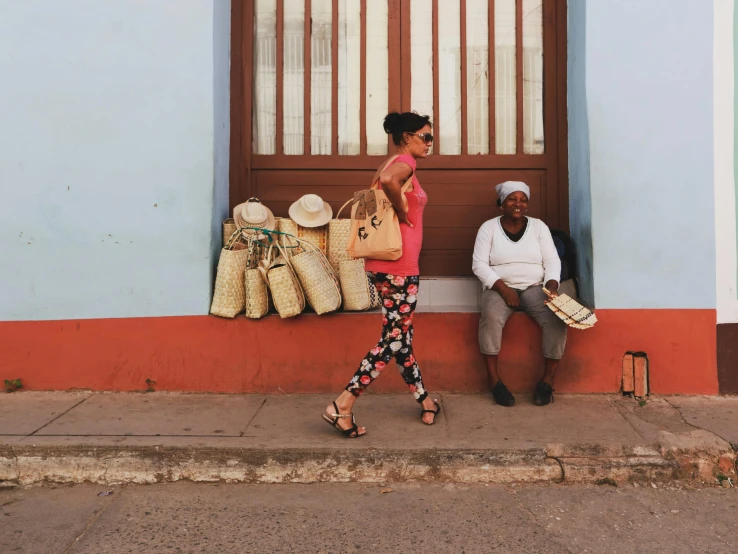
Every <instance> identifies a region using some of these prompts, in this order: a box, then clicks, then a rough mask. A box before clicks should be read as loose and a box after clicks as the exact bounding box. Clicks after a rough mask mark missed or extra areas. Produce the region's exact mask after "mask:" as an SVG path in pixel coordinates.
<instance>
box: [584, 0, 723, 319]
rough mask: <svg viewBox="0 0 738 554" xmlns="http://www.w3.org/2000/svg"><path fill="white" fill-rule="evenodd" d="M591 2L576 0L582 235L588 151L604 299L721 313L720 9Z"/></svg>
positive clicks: (678, 3)
mask: <svg viewBox="0 0 738 554" xmlns="http://www.w3.org/2000/svg"><path fill="white" fill-rule="evenodd" d="M584 3H585V2H584V0H569V6H570V33H572V34H573V36H572V39H571V40H572V42H570V48H573V49H574V50H573V51H570V52H569V56H570V59H571V60H572V63H571V64H570V70H573V71H570V83H571V84H572V86H573V90H572V91H571V92H570V97H569V110H570V128H569V133H570V135H571V141H572V151H571V153H570V156H571V158H572V159H571V162H570V168H571V170H572V188H573V194H572V216H573V217H572V229H573V230H574V231H575V233H576V232H583V231H584V230H585V227H586V225H587V219H588V215H587V206H586V193H585V191H583V190H582V189H583V187H584V183H585V182H586V180H587V176H586V173H587V167H586V166H587V160H586V157H587V156H586V154H587V152H588V154H589V160H588V161H589V170H588V171H589V183H590V195H591V225H592V232H591V238H592V247H593V259H592V267H593V277H594V284H595V287H594V300H595V304H596V306H597V307H598V308H715V302H716V301H715V244H714V229H715V224H714V204H713V198H714V197H713V194H714V193H713V185H714V179H713V123H712V118H713V114H712V109H713V73H712V55H713V19H712V17H713V8H712V2H707V1H705V2H702V1H695V0H648V1H645V2H643V1H635V0H596V1H591V0H588V1H586V12H585V11H584ZM582 19H584V27H585V32H586V37H584V39H583V38H582V37H581V29H580V28H577V27H579V26H581V25H582ZM582 60H583V63H582ZM572 73H573V74H572ZM582 82H583V83H584V86H582ZM583 122H587V123H588V131H589V133H588V134H589V136H588V139H587V138H586V137H584V136H582V137H580V136H577V133H579V132H582V129H583V128H586V125H584V124H583Z"/></svg>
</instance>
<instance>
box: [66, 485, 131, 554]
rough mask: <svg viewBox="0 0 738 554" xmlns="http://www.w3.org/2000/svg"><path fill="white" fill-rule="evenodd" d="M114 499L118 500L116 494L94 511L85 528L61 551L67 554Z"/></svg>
mask: <svg viewBox="0 0 738 554" xmlns="http://www.w3.org/2000/svg"><path fill="white" fill-rule="evenodd" d="M116 500H118V497H117V496H116V497H114V498H112V499H111V500H110V502H108V503H107V504H105V505H104V506H103V507H102V509H101V510H100V511H98V512H96V513H95V514H94V515H93V516H92V518H90V521H88V522H87V525H85V528H84V529H82V531H80V533H79V535H77V536H76V537H75V538H74V539H72V542H70V543H69V545H67V547H66V548H65V549H64V551H63V552H62V554H68V553H70V552H72V549H73V548H75V547H76V546H77V543H78V542H79V540H80V539H81V538H82V537H83V536H84V535H85V533H87V531H88V530H89V529H90V528H91V527H92V526H93V525H94V524H95V522H96V521H97V520H98V519H99V518H100V516H102V515H103V514H104V513H105V511H106V510H107V509H108V508H109V507H110V506H112V505H113V502H115V501H116Z"/></svg>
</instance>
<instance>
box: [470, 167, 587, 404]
mask: <svg viewBox="0 0 738 554" xmlns="http://www.w3.org/2000/svg"><path fill="white" fill-rule="evenodd" d="M496 190H497V194H498V196H499V200H498V201H497V205H498V206H499V207H500V209H501V210H502V215H501V216H499V217H496V218H494V219H490V220H489V221H487V222H485V223H484V224H482V226H481V227H480V229H479V232H478V233H477V240H476V243H475V244H474V262H473V266H472V269H473V270H474V274H475V275H476V276H477V277H479V280H480V281H482V285H483V288H484V290H483V292H482V314H481V319H480V320H479V348H480V350H481V352H482V354H483V355H484V361H485V364H486V366H487V371H488V373H489V379H490V387H491V388H492V396H493V397H494V399H495V401H496V402H497V403H498V404H500V405H502V406H512V405H513V404H515V398H514V397H513V395H512V394H511V393H510V391H509V390H508V388H507V387H506V386H505V385H504V383H503V382H502V381H501V380H500V377H499V375H498V373H497V354H498V353H499V352H500V344H501V342H502V329H503V327H504V326H505V322H506V321H507V319H508V318H509V317H510V315H511V314H512V313H513V312H516V311H521V312H525V313H526V314H528V315H529V316H530V317H532V318H533V319H534V320H535V322H536V323H538V325H540V326H541V329H542V330H543V355H544V357H545V359H546V362H545V371H544V375H543V379H541V381H540V382H539V383H538V385H537V386H536V390H535V393H534V395H533V401H534V402H535V403H536V404H537V405H539V406H544V405H546V404H548V403H549V402H551V401H553V380H554V375H555V373H556V368H557V367H558V365H559V360H561V357H562V356H563V355H564V347H565V346H566V325H565V324H564V323H563V322H562V321H561V320H560V319H559V318H558V317H557V316H556V315H555V314H554V313H553V312H552V311H551V310H550V309H549V308H548V307H547V306H545V304H544V301H545V300H546V299H547V296H546V293H545V292H543V283H545V284H546V289H548V290H549V291H550V292H551V293H552V294H553V295H557V294H558V290H559V280H560V278H561V261H560V259H559V256H558V253H557V252H556V246H555V245H554V242H553V239H552V238H551V231H550V230H549V228H548V227H547V226H546V224H545V223H543V221H541V220H540V219H535V218H533V217H527V216H526V215H525V214H526V212H527V211H528V200H529V199H530V188H529V187H528V185H526V184H525V183H522V182H519V181H507V182H505V183H501V184H499V185H497V187H496ZM566 285H567V286H570V285H571V282H568V283H566ZM562 292H563V291H562ZM566 292H567V294H570V295H571V296H574V293H573V291H572V292H571V293H570V292H569V291H568V290H567V291H566Z"/></svg>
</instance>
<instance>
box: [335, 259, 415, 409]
mask: <svg viewBox="0 0 738 554" xmlns="http://www.w3.org/2000/svg"><path fill="white" fill-rule="evenodd" d="M370 275H371V276H372V279H373V280H374V284H375V285H376V287H377V292H379V294H380V296H381V298H382V316H383V317H382V338H381V339H380V340H379V342H378V343H377V345H376V346H375V347H374V348H372V349H371V350H370V351H369V353H368V354H367V355H366V357H365V358H364V359H363V360H362V361H361V365H360V366H359V369H358V370H357V371H356V374H355V375H354V377H353V379H351V381H350V382H349V384H348V386H347V387H346V390H347V391H349V392H350V393H351V394H353V395H354V396H360V395H361V394H362V393H363V392H364V390H365V389H366V388H367V387H368V386H369V385H370V384H371V382H372V381H374V379H376V378H377V377H379V375H380V374H381V373H382V370H384V368H385V367H387V364H388V363H389V362H390V360H391V359H392V358H394V359H395V362H396V363H397V367H398V369H399V370H400V374H401V375H402V378H403V379H404V380H405V383H407V385H408V387H410V392H412V393H413V395H414V396H415V399H416V400H417V401H418V402H422V401H423V400H425V397H426V396H428V393H426V392H425V388H423V380H422V378H421V376H420V368H419V367H418V362H417V361H416V360H415V356H414V355H413V315H414V314H415V306H416V305H417V302H418V301H417V294H418V285H419V284H420V277H419V276H418V275H413V276H410V277H402V276H399V275H388V274H386V273H370Z"/></svg>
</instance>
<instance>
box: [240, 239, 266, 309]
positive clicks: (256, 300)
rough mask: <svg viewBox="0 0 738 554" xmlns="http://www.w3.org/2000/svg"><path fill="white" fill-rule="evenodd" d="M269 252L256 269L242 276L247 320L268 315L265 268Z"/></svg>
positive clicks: (247, 271)
mask: <svg viewBox="0 0 738 554" xmlns="http://www.w3.org/2000/svg"><path fill="white" fill-rule="evenodd" d="M257 244H259V243H257ZM271 252H272V249H271V248H269V249H268V250H267V251H266V253H265V256H264V259H263V260H261V261H260V262H259V265H258V267H255V268H253V269H247V270H246V272H245V274H244V291H245V302H244V305H245V315H246V317H248V318H249V319H260V318H262V317H264V316H265V315H266V314H267V313H269V281H268V279H267V268H268V267H269V264H270V263H271Z"/></svg>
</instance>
